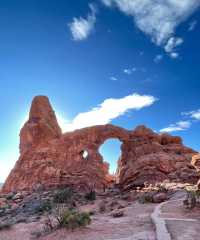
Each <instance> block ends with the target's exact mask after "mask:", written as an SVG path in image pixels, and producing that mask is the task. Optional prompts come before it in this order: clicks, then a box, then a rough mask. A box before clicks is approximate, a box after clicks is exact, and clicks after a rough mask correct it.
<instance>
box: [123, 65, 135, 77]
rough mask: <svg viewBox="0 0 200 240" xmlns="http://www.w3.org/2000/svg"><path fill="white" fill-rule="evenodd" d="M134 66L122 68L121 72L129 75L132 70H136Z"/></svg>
mask: <svg viewBox="0 0 200 240" xmlns="http://www.w3.org/2000/svg"><path fill="white" fill-rule="evenodd" d="M136 70H137V69H136V68H135V67H133V68H125V69H124V70H123V72H124V73H125V74H127V75H131V74H132V73H133V72H136Z"/></svg>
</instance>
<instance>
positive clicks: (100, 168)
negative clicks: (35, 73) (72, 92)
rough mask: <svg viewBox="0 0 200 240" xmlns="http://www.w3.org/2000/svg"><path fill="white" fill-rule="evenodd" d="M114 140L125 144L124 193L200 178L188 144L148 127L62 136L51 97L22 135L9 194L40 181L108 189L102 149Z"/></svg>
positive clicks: (37, 103) (35, 108) (38, 104)
mask: <svg viewBox="0 0 200 240" xmlns="http://www.w3.org/2000/svg"><path fill="white" fill-rule="evenodd" d="M109 138H117V139H119V140H120V141H121V142H122V145H121V159H120V161H119V165H118V170H117V174H116V179H117V183H119V187H121V188H123V189H127V188H129V187H132V186H139V185H142V184H144V182H145V181H148V182H149V183H155V182H157V181H163V180H165V179H170V180H175V181H183V182H187V181H188V180H189V182H191V183H195V182H196V181H197V180H198V178H199V176H198V174H197V173H196V170H195V169H194V168H192V165H191V164H190V159H191V157H192V156H193V155H194V154H195V153H196V152H195V151H193V150H192V149H190V148H187V147H185V146H183V144H182V140H181V139H180V138H179V137H173V136H170V135H166V134H163V135H159V134H157V133H155V132H153V131H152V130H151V129H149V128H146V127H145V126H139V127H137V128H136V129H134V130H132V131H128V130H126V129H123V128H121V127H117V126H114V125H111V124H107V125H102V126H94V127H88V128H84V129H80V130H76V131H74V132H71V133H65V134H61V130H60V127H59V125H58V123H57V120H56V116H55V114H54V111H53V109H52V107H51V105H50V102H49V100H48V98H47V97H44V96H38V97H36V98H34V100H33V103H32V107H31V111H30V115H29V119H28V121H27V122H26V123H25V125H24V127H23V128H22V130H21V133H20V150H21V156H20V158H19V160H18V161H17V163H16V165H15V167H14V169H13V170H12V171H11V173H10V175H9V177H8V178H7V180H6V183H5V184H4V186H3V191H4V192H10V191H16V190H32V189H34V186H35V185H37V184H38V183H40V184H42V185H43V186H44V187H46V188H50V187H60V186H66V185H70V186H74V187H76V188H84V190H87V189H90V188H91V187H93V188H95V189H96V190H99V189H103V188H105V186H106V185H107V184H108V181H107V180H108V179H107V176H108V165H107V164H106V163H105V162H103V159H102V156H101V155H100V154H99V152H98V149H99V147H100V146H101V145H102V144H103V143H104V142H105V141H106V140H107V139H109ZM84 150H87V152H88V156H87V161H86V160H85V159H83V155H82V153H83V151H84ZM91 184H92V186H91Z"/></svg>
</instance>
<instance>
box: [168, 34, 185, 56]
mask: <svg viewBox="0 0 200 240" xmlns="http://www.w3.org/2000/svg"><path fill="white" fill-rule="evenodd" d="M181 44H183V39H182V38H176V37H171V38H169V40H168V41H167V43H166V45H165V47H164V48H165V51H166V52H167V53H168V54H169V55H170V56H171V57H172V58H177V57H178V56H179V54H178V53H177V51H176V50H177V47H178V46H180V45H181Z"/></svg>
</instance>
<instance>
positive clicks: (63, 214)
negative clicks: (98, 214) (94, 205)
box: [57, 208, 91, 230]
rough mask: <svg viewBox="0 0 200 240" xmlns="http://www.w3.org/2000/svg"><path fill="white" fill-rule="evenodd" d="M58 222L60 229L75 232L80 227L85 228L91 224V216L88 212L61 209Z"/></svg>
mask: <svg viewBox="0 0 200 240" xmlns="http://www.w3.org/2000/svg"><path fill="white" fill-rule="evenodd" d="M57 220H58V223H59V227H65V228H67V229H71V230H74V229H76V228H79V227H85V226H87V225H89V224H90V223H91V218H90V214H89V213H86V212H82V213H79V212H77V211H75V210H73V209H66V208H62V209H59V211H58V215H57Z"/></svg>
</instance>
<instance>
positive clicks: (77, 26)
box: [68, 4, 96, 41]
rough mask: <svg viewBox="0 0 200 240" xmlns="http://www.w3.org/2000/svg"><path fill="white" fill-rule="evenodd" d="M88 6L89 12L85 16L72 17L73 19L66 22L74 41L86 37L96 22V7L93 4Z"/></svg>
mask: <svg viewBox="0 0 200 240" xmlns="http://www.w3.org/2000/svg"><path fill="white" fill-rule="evenodd" d="M89 7H90V10H91V13H89V14H88V16H87V18H82V17H80V18H73V21H72V22H71V23H69V24H68V26H69V29H70V31H71V33H72V37H73V39H74V40H75V41H82V40H85V39H87V37H88V36H89V35H90V33H91V32H92V31H93V29H94V26H95V23H96V7H95V6H94V5H93V4H90V5H89Z"/></svg>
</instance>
